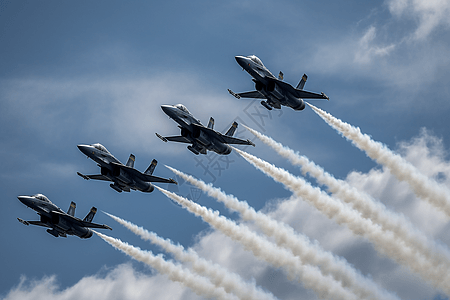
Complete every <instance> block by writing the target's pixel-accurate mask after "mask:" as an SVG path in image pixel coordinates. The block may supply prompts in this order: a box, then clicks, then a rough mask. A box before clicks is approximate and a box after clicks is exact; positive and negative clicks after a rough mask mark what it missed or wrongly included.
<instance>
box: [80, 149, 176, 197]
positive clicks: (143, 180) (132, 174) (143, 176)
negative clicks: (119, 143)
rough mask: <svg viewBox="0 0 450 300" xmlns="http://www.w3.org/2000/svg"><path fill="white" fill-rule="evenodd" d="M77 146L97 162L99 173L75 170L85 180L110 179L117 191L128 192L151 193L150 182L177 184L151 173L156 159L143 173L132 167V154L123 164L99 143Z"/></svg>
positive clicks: (152, 188) (152, 187)
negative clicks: (89, 173) (85, 172)
mask: <svg viewBox="0 0 450 300" xmlns="http://www.w3.org/2000/svg"><path fill="white" fill-rule="evenodd" d="M77 147H78V149H80V151H81V152H83V153H84V154H85V155H86V156H87V157H88V158H90V159H92V160H93V161H95V162H96V163H97V164H98V166H99V167H100V173H101V174H98V175H83V174H81V173H80V172H77V174H78V175H79V176H81V177H83V178H84V179H86V180H89V179H95V180H103V181H112V182H113V183H111V184H110V185H109V186H110V187H111V188H113V189H114V190H116V191H117V192H119V193H121V192H122V191H125V192H129V191H130V190H138V191H141V192H145V193H151V192H152V191H153V190H154V189H155V187H154V186H153V185H152V184H151V182H162V183H175V184H177V182H176V181H175V180H173V179H172V178H169V179H165V178H161V177H157V176H153V175H152V174H153V171H154V170H155V168H156V165H157V163H158V162H157V161H156V159H154V160H153V161H152V163H151V164H150V166H149V167H148V168H147V170H146V171H145V172H144V173H141V172H139V171H138V170H136V169H135V168H134V160H135V157H134V155H133V154H130V157H129V158H128V162H127V164H126V165H124V164H122V163H121V162H120V161H119V160H118V159H117V158H115V157H114V156H113V155H112V154H111V153H109V151H108V150H106V148H105V147H104V146H103V145H101V144H92V145H78V146H77Z"/></svg>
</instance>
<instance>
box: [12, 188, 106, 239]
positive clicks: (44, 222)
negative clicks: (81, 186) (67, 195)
mask: <svg viewBox="0 0 450 300" xmlns="http://www.w3.org/2000/svg"><path fill="white" fill-rule="evenodd" d="M17 198H18V199H19V200H20V202H22V203H23V204H25V205H26V206H28V207H29V208H31V209H33V210H34V211H36V213H37V214H38V215H40V216H41V220H40V221H24V220H22V219H21V218H17V220H19V222H20V223H22V224H24V225H37V226H42V227H48V228H49V229H47V232H48V233H50V234H51V235H53V236H54V237H59V236H61V237H67V235H76V236H78V237H79V238H82V239H87V238H90V237H91V236H92V230H90V229H89V228H102V229H109V230H111V227H109V226H108V225H101V224H96V223H92V219H94V216H95V213H96V212H97V208H95V207H92V208H91V210H90V211H89V213H88V214H87V215H86V217H84V219H83V220H81V219H78V218H77V217H75V216H74V215H75V208H76V204H75V202H71V203H70V206H69V210H68V211H67V213H65V212H64V211H62V210H61V208H59V207H58V206H56V205H55V204H53V203H52V202H51V201H50V200H48V198H47V197H46V196H44V195H42V194H36V195H34V196H18V197H17Z"/></svg>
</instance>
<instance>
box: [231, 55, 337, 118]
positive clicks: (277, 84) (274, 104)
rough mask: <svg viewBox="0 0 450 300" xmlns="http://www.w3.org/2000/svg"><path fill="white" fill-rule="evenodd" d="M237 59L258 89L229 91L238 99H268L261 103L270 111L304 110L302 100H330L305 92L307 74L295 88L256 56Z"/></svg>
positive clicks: (281, 74) (237, 57) (322, 94)
mask: <svg viewBox="0 0 450 300" xmlns="http://www.w3.org/2000/svg"><path fill="white" fill-rule="evenodd" d="M235 59H236V61H237V63H238V64H239V65H240V66H241V67H242V69H243V70H245V71H247V73H249V74H250V75H251V76H252V77H253V79H252V80H253V82H255V89H256V91H251V92H244V93H235V92H233V91H231V90H230V89H228V92H229V93H230V94H231V95H233V96H234V97H236V98H237V99H240V98H253V99H266V100H265V101H264V100H263V101H261V105H262V106H264V107H265V108H267V109H268V110H272V108H276V109H280V108H281V106H282V105H284V106H288V107H290V108H292V109H294V110H303V109H304V108H305V102H304V101H303V99H302V98H305V99H326V100H330V99H329V98H328V97H327V96H326V95H325V94H324V93H320V94H316V93H313V92H308V91H305V90H303V87H304V86H305V83H306V80H307V79H308V76H306V74H303V76H302V79H301V80H300V82H299V83H298V85H297V87H295V88H294V87H293V86H292V85H290V84H289V83H286V82H284V81H283V73H282V72H280V73H279V75H278V78H276V77H275V76H274V75H273V74H272V73H270V71H269V69H267V68H266V67H265V66H264V64H263V63H262V61H261V60H260V59H259V58H258V57H256V56H255V55H250V56H248V57H245V56H236V57H235Z"/></svg>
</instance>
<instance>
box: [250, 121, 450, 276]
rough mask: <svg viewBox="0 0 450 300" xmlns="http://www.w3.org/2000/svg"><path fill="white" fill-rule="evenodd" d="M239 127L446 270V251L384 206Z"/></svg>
mask: <svg viewBox="0 0 450 300" xmlns="http://www.w3.org/2000/svg"><path fill="white" fill-rule="evenodd" d="M243 126H244V127H245V128H246V129H247V130H249V131H250V132H251V133H252V134H254V135H255V136H256V137H257V138H258V139H260V140H261V141H262V142H263V143H265V144H266V145H268V146H270V147H271V148H272V149H274V150H275V151H276V152H277V153H278V154H280V155H281V156H283V157H285V158H287V159H288V160H289V161H290V162H291V163H292V164H294V165H297V166H301V167H302V171H303V174H306V173H309V174H310V175H311V176H313V177H314V178H315V179H316V180H317V182H318V183H320V184H322V185H326V186H328V191H329V192H331V193H332V194H333V195H335V196H336V197H338V198H339V199H341V200H343V201H344V202H346V203H349V204H351V205H352V207H353V208H355V209H356V210H357V211H359V212H360V213H361V214H362V216H363V217H364V218H368V219H371V220H372V221H373V222H375V223H377V224H380V225H381V227H382V228H383V229H384V230H390V231H392V232H393V233H394V234H395V235H396V236H397V237H398V238H400V239H402V240H403V241H404V242H405V244H406V245H407V246H408V247H411V248H412V249H413V250H415V251H418V252H420V253H421V254H423V255H424V256H425V257H426V258H427V259H429V260H430V261H431V262H432V263H433V265H434V267H435V268H445V269H447V270H450V253H449V252H448V249H446V248H445V247H443V246H442V245H439V244H437V243H435V242H434V241H433V240H430V239H429V238H428V237H427V236H425V235H424V234H423V233H422V232H420V231H419V230H417V229H416V228H415V227H414V225H412V224H411V223H410V222H409V221H408V220H407V219H406V218H405V217H404V216H403V215H401V214H397V213H395V212H392V211H390V210H388V208H387V207H386V206H385V205H384V204H382V203H381V202H379V201H376V200H375V199H373V198H372V197H371V196H370V195H368V194H367V193H364V192H362V191H358V190H357V189H356V188H354V187H352V186H350V185H349V184H348V183H347V182H346V181H344V180H339V179H336V178H335V177H334V176H332V175H331V174H329V173H328V172H325V170H324V169H323V168H321V167H320V166H317V165H316V164H315V163H314V162H311V161H310V160H309V159H308V158H307V157H305V156H303V155H300V154H299V153H298V152H294V151H293V150H292V149H290V148H288V147H286V146H283V145H282V144H280V143H278V142H276V141H274V140H273V139H272V138H270V137H268V136H266V135H264V134H262V133H260V132H258V131H256V130H254V129H251V128H249V127H247V126H245V125H243Z"/></svg>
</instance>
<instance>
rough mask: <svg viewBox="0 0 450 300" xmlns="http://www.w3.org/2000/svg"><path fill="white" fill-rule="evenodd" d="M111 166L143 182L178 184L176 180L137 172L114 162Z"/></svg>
mask: <svg viewBox="0 0 450 300" xmlns="http://www.w3.org/2000/svg"><path fill="white" fill-rule="evenodd" d="M111 164H112V165H114V166H116V167H119V168H121V169H122V170H124V171H126V172H128V173H129V174H131V175H132V176H136V177H137V178H139V179H140V180H142V181H147V182H162V183H175V184H177V182H176V181H175V180H173V179H172V178H169V179H166V178H162V177H158V176H153V175H148V174H144V173H141V172H140V171H138V170H136V169H134V168H130V167H127V166H125V165H121V164H118V163H114V162H112V163H111Z"/></svg>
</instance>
